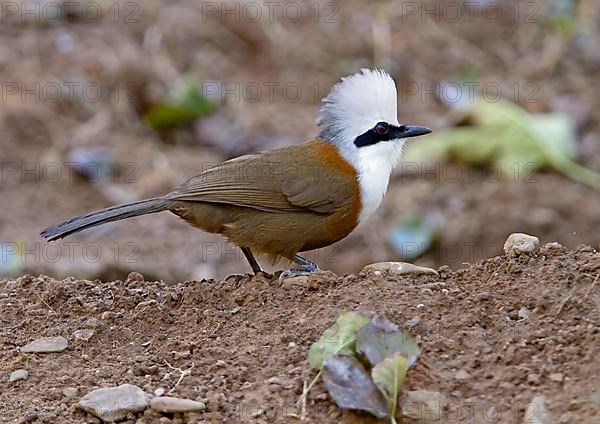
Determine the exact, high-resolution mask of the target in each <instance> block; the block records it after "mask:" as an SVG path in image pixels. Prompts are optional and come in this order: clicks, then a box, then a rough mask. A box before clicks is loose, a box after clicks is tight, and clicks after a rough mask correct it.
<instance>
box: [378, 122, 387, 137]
mask: <svg viewBox="0 0 600 424" xmlns="http://www.w3.org/2000/svg"><path fill="white" fill-rule="evenodd" d="M388 130H389V126H388V124H386V123H385V122H380V123H378V124H377V125H375V132H376V133H377V134H379V135H385V134H387V132H388Z"/></svg>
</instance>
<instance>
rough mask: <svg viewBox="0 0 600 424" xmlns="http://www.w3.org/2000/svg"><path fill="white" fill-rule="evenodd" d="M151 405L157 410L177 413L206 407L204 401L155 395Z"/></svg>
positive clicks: (201, 409)
mask: <svg viewBox="0 0 600 424" xmlns="http://www.w3.org/2000/svg"><path fill="white" fill-rule="evenodd" d="M150 407H151V408H152V409H154V410H155V411H160V412H167V413H177V412H190V411H203V410H204V409H206V404H205V403H204V402H198V401H195V400H191V399H179V398H174V397H169V396H162V397H155V398H154V399H152V400H151V401H150Z"/></svg>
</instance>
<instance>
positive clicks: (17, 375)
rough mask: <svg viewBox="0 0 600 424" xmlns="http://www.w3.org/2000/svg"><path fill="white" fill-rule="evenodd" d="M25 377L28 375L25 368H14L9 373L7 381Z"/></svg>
mask: <svg viewBox="0 0 600 424" xmlns="http://www.w3.org/2000/svg"><path fill="white" fill-rule="evenodd" d="M27 377H29V372H27V370H15V371H13V372H11V373H10V377H9V381H10V382H11V383H12V382H13V381H19V380H26V379H27Z"/></svg>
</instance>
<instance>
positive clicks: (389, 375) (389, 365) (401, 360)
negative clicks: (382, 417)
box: [371, 352, 408, 418]
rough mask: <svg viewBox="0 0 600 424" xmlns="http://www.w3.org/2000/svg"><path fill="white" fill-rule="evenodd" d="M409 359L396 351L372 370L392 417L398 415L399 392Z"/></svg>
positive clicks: (374, 380) (374, 379)
mask: <svg viewBox="0 0 600 424" xmlns="http://www.w3.org/2000/svg"><path fill="white" fill-rule="evenodd" d="M407 370H408V361H407V360H406V357H405V356H403V355H402V354H401V353H399V352H396V353H394V354H393V355H392V356H388V357H387V358H385V359H384V360H383V361H381V362H380V363H378V364H377V365H375V367H373V370H372V371H371V375H372V377H373V382H374V383H375V385H376V386H377V387H378V388H379V390H380V391H381V393H383V395H384V396H385V399H386V400H387V403H388V411H389V415H390V417H392V418H394V417H395V415H396V408H397V406H398V394H399V393H400V387H401V386H402V383H403V382H404V378H405V377H406V371H407Z"/></svg>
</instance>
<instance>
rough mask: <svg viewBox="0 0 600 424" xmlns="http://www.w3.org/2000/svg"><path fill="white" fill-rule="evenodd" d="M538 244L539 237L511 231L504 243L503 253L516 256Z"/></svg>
mask: <svg viewBox="0 0 600 424" xmlns="http://www.w3.org/2000/svg"><path fill="white" fill-rule="evenodd" d="M539 246H540V239H538V238H537V237H534V236H530V235H529V234H523V233H513V234H511V235H510V236H508V238H507V239H506V242H505V243H504V253H505V254H507V255H508V256H518V255H520V254H521V253H531V252H533V251H535V250H536V249H537V248H538V247H539Z"/></svg>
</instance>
